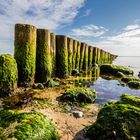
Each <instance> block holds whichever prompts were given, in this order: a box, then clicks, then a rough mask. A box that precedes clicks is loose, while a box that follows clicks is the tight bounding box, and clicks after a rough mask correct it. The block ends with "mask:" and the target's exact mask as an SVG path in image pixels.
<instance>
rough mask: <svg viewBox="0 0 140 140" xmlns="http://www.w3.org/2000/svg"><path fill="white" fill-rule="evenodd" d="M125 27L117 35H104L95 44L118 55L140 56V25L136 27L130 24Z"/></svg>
mask: <svg viewBox="0 0 140 140" xmlns="http://www.w3.org/2000/svg"><path fill="white" fill-rule="evenodd" d="M128 27H131V28H128ZM135 27H136V26H135ZM125 29H127V30H124V29H122V32H121V33H120V34H118V35H114V36H109V37H105V38H104V39H103V40H102V41H99V42H97V43H96V45H97V46H98V47H100V48H102V49H107V50H108V51H110V52H112V53H115V54H118V55H123V56H124V55H126V56H140V26H139V27H138V26H137V28H134V26H133V28H132V26H131V25H130V26H127V27H126V28H125Z"/></svg>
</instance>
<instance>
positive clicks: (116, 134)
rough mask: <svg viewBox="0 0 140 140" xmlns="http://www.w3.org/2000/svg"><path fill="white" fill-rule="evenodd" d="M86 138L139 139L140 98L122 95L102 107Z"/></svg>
mask: <svg viewBox="0 0 140 140" xmlns="http://www.w3.org/2000/svg"><path fill="white" fill-rule="evenodd" d="M86 137H88V138H89V139H96V140H133V139H135V140H138V139H139V137H140V98H139V97H134V96H132V95H122V96H121V99H120V100H119V101H118V102H115V103H109V104H107V105H106V106H104V107H103V108H102V109H101V110H100V111H99V114H98V117H97V120H96V122H95V123H94V124H93V125H91V126H90V127H89V128H88V130H87V132H86Z"/></svg>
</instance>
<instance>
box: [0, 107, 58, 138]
mask: <svg viewBox="0 0 140 140" xmlns="http://www.w3.org/2000/svg"><path fill="white" fill-rule="evenodd" d="M15 124H16V125H15ZM1 129H2V131H1ZM7 130H8V131H7ZM5 132H6V133H5ZM0 139H1V140H6V139H11V140H60V138H59V136H58V133H57V131H56V128H55V126H54V125H53V124H52V121H51V120H50V119H49V118H48V117H47V116H45V115H43V114H41V113H37V112H22V113H19V112H14V111H8V110H2V111H0Z"/></svg>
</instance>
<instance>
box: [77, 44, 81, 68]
mask: <svg viewBox="0 0 140 140" xmlns="http://www.w3.org/2000/svg"><path fill="white" fill-rule="evenodd" d="M80 47H81V43H80V42H79V41H78V42H77V53H76V69H77V70H79V69H80V66H79V65H80Z"/></svg>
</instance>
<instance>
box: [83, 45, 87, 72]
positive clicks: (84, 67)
mask: <svg viewBox="0 0 140 140" xmlns="http://www.w3.org/2000/svg"><path fill="white" fill-rule="evenodd" d="M87 69H88V45H87V44H86V45H85V52H84V61H83V70H84V71H87Z"/></svg>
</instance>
